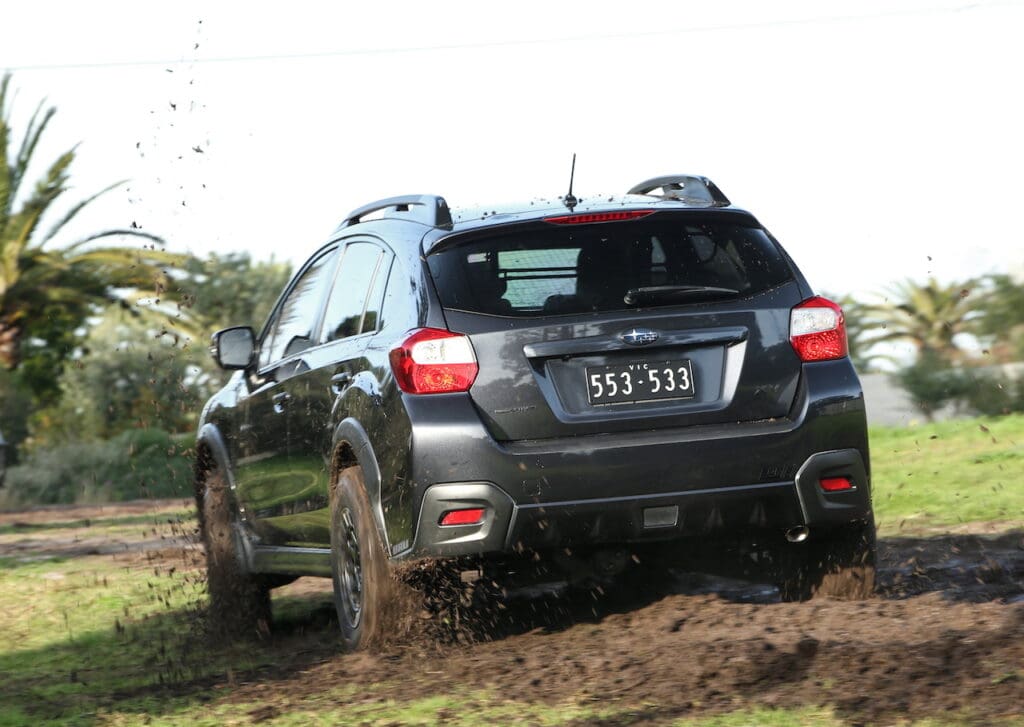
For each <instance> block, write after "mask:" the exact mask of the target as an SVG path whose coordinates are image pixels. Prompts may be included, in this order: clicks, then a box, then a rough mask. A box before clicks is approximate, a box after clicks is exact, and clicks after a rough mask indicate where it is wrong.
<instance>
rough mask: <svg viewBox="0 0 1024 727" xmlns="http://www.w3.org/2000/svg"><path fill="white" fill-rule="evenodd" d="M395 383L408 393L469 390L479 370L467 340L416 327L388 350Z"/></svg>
mask: <svg viewBox="0 0 1024 727" xmlns="http://www.w3.org/2000/svg"><path fill="white" fill-rule="evenodd" d="M390 358H391V370H392V371H393V372H394V374H395V381H397V382H398V386H399V387H400V388H401V389H402V391H404V392H406V393H407V394H451V393H454V392H458V391H469V387H470V386H472V385H473V381H474V380H475V379H476V375H477V373H478V372H479V370H480V368H479V367H478V366H477V363H476V354H475V353H473V346H472V344H470V342H469V338H467V337H466V336H463V335H462V334H460V333H452V332H451V331H444V330H441V329H438V328H419V329H417V330H415V331H411V332H410V335H409V336H408V338H406V339H405V340H404V341H402V342H401V343H400V344H398V346H396V347H395V348H393V349H392V350H391V354H390Z"/></svg>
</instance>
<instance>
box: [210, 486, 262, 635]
mask: <svg viewBox="0 0 1024 727" xmlns="http://www.w3.org/2000/svg"><path fill="white" fill-rule="evenodd" d="M196 505H197V508H198V510H199V526H200V531H201V534H202V540H203V547H204V549H205V551H206V584H207V589H208V591H209V594H210V621H211V626H212V627H213V629H214V631H215V632H217V633H221V634H225V635H227V636H230V637H249V636H263V635H265V634H267V633H268V632H269V631H270V624H271V612H270V585H271V584H270V583H269V581H267V580H266V579H265V578H264V577H262V576H259V575H254V574H250V573H247V572H246V569H245V563H244V561H243V560H242V553H241V547H240V546H241V543H240V542H239V540H240V538H241V537H242V535H241V533H240V532H239V530H238V527H237V521H236V516H235V509H234V506H233V504H232V498H231V492H230V489H229V487H228V485H227V482H226V481H225V479H224V476H223V475H222V474H221V472H220V470H219V469H218V468H216V466H214V467H212V468H210V469H208V470H206V471H205V472H203V473H202V474H201V476H200V477H199V478H198V481H197V486H196Z"/></svg>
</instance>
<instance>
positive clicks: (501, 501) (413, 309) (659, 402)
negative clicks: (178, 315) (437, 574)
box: [196, 176, 874, 648]
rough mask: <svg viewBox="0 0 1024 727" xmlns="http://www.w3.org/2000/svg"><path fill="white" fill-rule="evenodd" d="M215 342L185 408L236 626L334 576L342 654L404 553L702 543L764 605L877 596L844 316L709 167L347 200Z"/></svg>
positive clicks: (499, 558)
mask: <svg viewBox="0 0 1024 727" xmlns="http://www.w3.org/2000/svg"><path fill="white" fill-rule="evenodd" d="M213 354H214V356H215V358H216V360H217V362H218V363H219V364H220V365H221V366H222V367H224V368H226V369H237V371H236V373H235V375H234V376H233V377H232V378H231V380H230V381H229V382H228V384H227V385H226V386H225V387H224V388H223V390H221V391H220V392H219V393H218V394H216V395H215V396H214V397H213V398H212V399H211V400H210V401H209V403H208V404H207V405H206V407H205V409H204V410H203V413H202V418H201V422H200V428H199V444H198V467H197V480H196V482H197V487H196V497H197V502H198V505H199V511H200V517H201V525H202V531H203V534H204V542H205V545H206V548H207V555H208V570H209V588H210V594H211V599H212V604H213V605H212V607H213V608H214V609H216V610H219V611H220V612H221V613H230V614H232V615H234V616H236V617H237V618H238V619H240V620H246V619H250V618H252V617H255V618H256V619H266V618H268V617H269V589H270V588H272V587H273V586H275V585H279V584H281V583H284V582H287V581H288V580H289V579H293V578H295V577H296V576H299V575H320V576H330V577H333V579H334V591H335V597H336V598H335V600H336V604H337V610H338V615H339V620H340V623H341V628H342V632H343V635H344V640H345V643H346V644H347V645H348V646H349V647H353V648H354V647H359V646H361V645H364V644H366V643H368V642H369V641H370V640H371V639H373V638H375V637H376V636H378V635H379V631H380V630H381V629H382V628H383V626H382V623H383V621H382V619H381V617H380V614H381V613H382V611H383V610H385V609H386V607H387V599H388V588H389V586H388V582H389V580H390V576H391V573H390V571H391V570H392V569H394V568H395V567H396V565H397V564H398V563H399V562H403V561H409V560H412V559H421V558H455V559H463V560H465V561H466V562H467V563H472V564H474V566H475V567H478V568H485V569H490V570H492V571H495V570H501V569H502V568H507V567H510V566H509V565H508V564H509V563H512V562H514V561H515V559H516V558H522V557H529V558H530V559H544V558H545V556H548V555H550V556H557V557H552V558H551V561H552V562H555V563H565V562H566V561H572V563H573V565H571V566H566V567H567V568H568V569H569V570H572V569H573V568H576V569H580V568H582V569H583V570H586V568H587V567H588V564H589V565H592V566H593V572H594V573H595V574H597V575H606V574H607V573H608V572H609V571H615V570H617V569H618V568H619V567H621V566H622V565H624V564H625V563H627V562H628V558H624V557H621V556H622V554H624V553H629V552H630V550H631V549H634V548H645V547H646V548H652V547H653V548H655V549H661V548H662V547H663V548H664V550H665V552H669V549H670V548H677V549H679V548H681V549H683V550H685V549H686V548H687V547H688V544H692V545H696V544H698V543H703V542H706V541H707V540H708V539H710V538H713V537H716V536H721V535H727V536H732V537H739V538H741V539H746V540H749V541H750V542H751V543H754V544H756V547H755V551H756V552H759V553H760V554H761V555H762V556H763V557H761V558H760V559H759V561H758V562H760V563H762V564H763V568H764V576H765V577H767V578H770V579H772V580H773V581H774V582H776V583H778V585H779V587H780V589H781V593H782V596H783V597H784V598H787V599H802V598H808V597H810V596H812V595H814V594H815V593H824V594H829V595H845V596H847V597H866V596H867V595H868V594H870V592H871V590H872V587H873V581H874V523H873V519H872V513H871V498H870V485H869V463H868V440H867V430H866V425H865V416H864V400H863V395H862V391H861V386H860V382H859V381H858V379H857V375H856V373H855V371H854V368H853V366H852V364H851V363H850V359H849V357H848V356H847V343H846V334H845V329H844V322H843V314H842V311H841V310H840V309H839V308H838V307H837V306H836V305H835V304H834V303H832V302H830V301H828V300H825V299H823V298H820V297H816V296H815V295H814V293H813V292H812V290H811V288H810V286H809V285H808V284H807V282H806V281H805V280H804V278H803V276H802V275H801V274H800V272H799V270H798V269H797V268H796V266H795V265H794V263H793V261H792V260H791V259H790V258H789V256H788V255H787V254H786V252H785V251H784V250H783V249H782V247H781V246H780V245H779V243H778V242H777V241H776V240H775V239H774V238H773V237H772V236H771V235H770V234H769V233H768V232H767V231H766V230H765V229H764V228H763V227H762V226H761V225H760V224H759V223H758V221H757V220H756V219H755V218H754V217H753V216H752V215H751V214H749V213H748V212H745V211H743V210H740V209H737V208H735V207H733V206H732V205H731V204H730V202H729V200H728V199H726V198H725V196H724V195H723V194H722V193H721V191H720V190H719V189H718V188H717V187H716V186H715V185H714V184H712V183H711V182H710V181H709V180H707V179H706V178H703V177H693V176H672V177H660V178H657V179H652V180H648V181H647V182H644V183H642V184H640V185H637V186H636V187H634V188H633V189H631V190H630V192H629V193H628V194H626V195H622V196H611V197H609V196H601V197H599V198H592V199H585V200H576V199H575V198H573V197H571V196H567V197H566V198H561V199H554V200H551V201H534V202H531V203H528V204H523V205H519V206H510V207H504V208H487V209H485V210H465V211H461V212H456V213H455V214H454V215H453V213H452V212H451V211H450V210H449V208H448V205H447V203H446V202H445V200H444V199H442V198H440V197H435V196H409V197H396V198H393V199H386V200H381V201H379V202H375V203H373V204H369V205H366V206H365V207H362V208H360V209H357V210H355V211H354V212H352V213H351V214H350V215H348V217H347V218H346V219H345V220H344V221H343V222H342V224H341V225H340V226H339V228H338V229H337V231H336V232H335V234H334V235H332V236H331V238H330V240H329V242H327V244H325V245H323V246H322V247H320V249H319V250H317V251H316V253H315V254H313V256H312V257H311V258H310V259H309V261H308V262H307V263H306V264H305V265H304V266H303V267H302V268H301V269H300V270H299V271H298V273H297V275H296V276H295V277H294V279H293V280H292V282H291V283H290V284H289V285H288V287H287V288H286V289H285V291H284V294H283V295H282V296H281V298H280V300H279V301H278V303H277V305H276V307H275V309H274V312H273V313H272V315H271V316H270V319H269V320H268V321H267V323H266V325H265V326H264V328H263V330H262V332H260V333H259V334H256V333H255V332H254V331H253V330H252V329H250V328H241V327H240V328H229V329H226V330H223V331H220V332H219V333H217V334H216V335H215V336H214V340H213Z"/></svg>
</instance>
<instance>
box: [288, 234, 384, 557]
mask: <svg viewBox="0 0 1024 727" xmlns="http://www.w3.org/2000/svg"><path fill="white" fill-rule="evenodd" d="M389 265H390V253H389V252H387V251H385V249H384V248H383V247H382V246H380V245H379V244H377V243H376V242H374V241H372V240H369V239H357V240H354V241H350V242H348V243H347V244H345V245H344V247H343V249H342V251H341V262H340V264H339V265H338V267H337V272H336V273H335V276H334V280H333V283H332V285H331V286H330V292H329V293H328V296H327V300H326V304H325V310H324V314H323V316H322V325H321V327H320V332H319V336H318V338H317V340H316V344H317V345H315V346H314V347H312V348H310V349H309V350H307V351H304V352H303V353H302V354H300V355H299V357H298V358H299V360H300V361H301V362H302V366H301V367H300V368H299V369H298V370H297V371H296V373H295V374H294V375H293V376H292V377H291V378H290V379H288V381H287V382H285V384H284V388H285V389H286V391H287V393H288V412H287V418H288V427H287V429H288V450H289V458H290V472H291V477H290V479H289V481H288V485H287V488H288V489H287V491H285V490H282V491H280V492H279V495H280V496H281V497H282V498H284V500H285V501H286V502H287V508H288V511H289V512H290V513H291V515H290V516H289V518H288V519H287V520H285V521H283V526H284V530H285V531H286V538H287V542H288V544H289V545H294V546H300V547H301V546H306V547H316V546H323V545H326V544H328V543H329V541H330V531H329V527H330V511H329V507H330V503H329V500H328V486H329V480H328V478H329V475H330V460H329V458H330V456H331V444H332V439H333V434H334V432H333V429H334V425H335V424H336V423H337V422H338V421H340V420H341V419H343V418H344V417H345V416H346V415H347V413H348V412H347V411H346V406H347V404H346V402H349V401H350V400H351V399H352V398H353V396H352V395H354V394H357V392H350V391H349V390H350V388H351V387H353V386H355V387H356V388H357V389H359V386H360V384H361V383H363V380H364V379H365V374H366V372H367V368H368V364H367V362H366V360H365V357H364V351H365V348H366V344H367V340H368V338H369V336H371V335H372V334H373V332H374V331H375V330H376V326H377V319H378V315H377V311H378V310H379V307H380V306H379V303H380V300H381V299H382V298H383V286H384V282H385V279H386V276H387V267H388V266H389ZM360 391H361V390H360Z"/></svg>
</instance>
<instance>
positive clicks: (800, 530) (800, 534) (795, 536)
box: [786, 525, 811, 543]
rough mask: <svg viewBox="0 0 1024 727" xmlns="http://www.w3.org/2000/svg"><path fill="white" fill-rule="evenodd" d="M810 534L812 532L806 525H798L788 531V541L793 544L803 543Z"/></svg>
mask: <svg viewBox="0 0 1024 727" xmlns="http://www.w3.org/2000/svg"><path fill="white" fill-rule="evenodd" d="M810 534H811V531H810V529H809V528H808V527H807V526H806V525H797V526H796V527H795V528H790V529H789V530H787V531H786V540H788V541H789V542H791V543H802V542H804V541H805V540H807V537H808V536H809V535H810Z"/></svg>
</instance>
